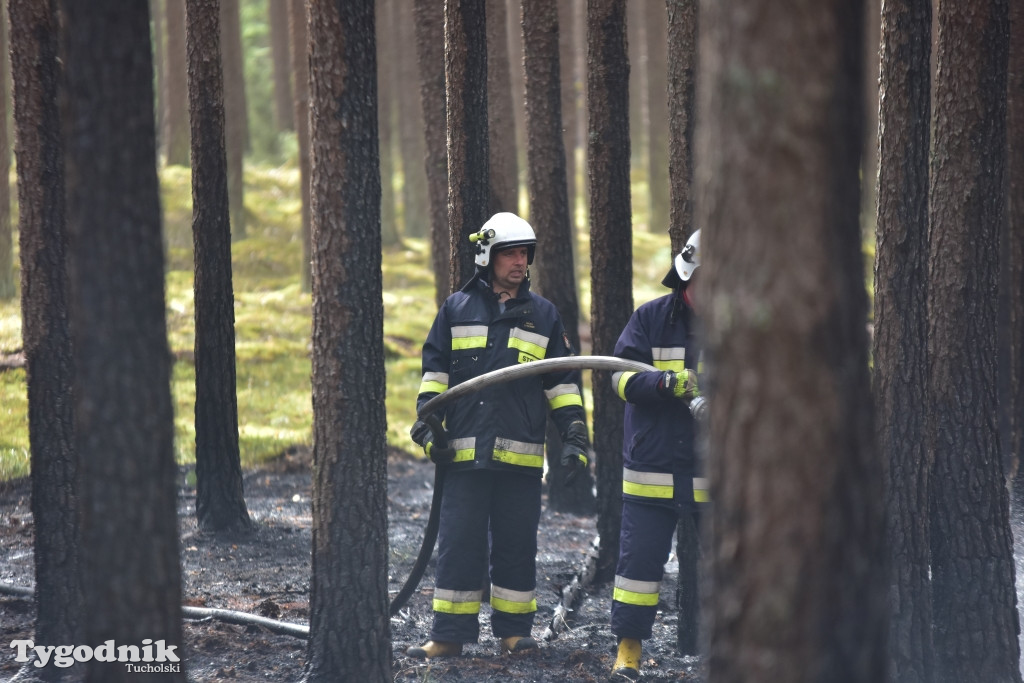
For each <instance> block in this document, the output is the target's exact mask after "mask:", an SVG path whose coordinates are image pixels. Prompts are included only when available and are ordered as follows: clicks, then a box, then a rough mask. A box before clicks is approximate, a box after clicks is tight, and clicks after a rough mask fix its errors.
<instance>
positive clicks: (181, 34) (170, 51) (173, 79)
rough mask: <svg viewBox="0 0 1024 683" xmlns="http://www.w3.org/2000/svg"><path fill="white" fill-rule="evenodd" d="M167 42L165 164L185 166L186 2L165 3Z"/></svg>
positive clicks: (163, 100)
mask: <svg viewBox="0 0 1024 683" xmlns="http://www.w3.org/2000/svg"><path fill="white" fill-rule="evenodd" d="M164 2H165V4H164V9H165V10H166V18H167V22H166V26H167V40H166V41H164V46H165V50H166V51H165V52H164V73H165V76H164V84H165V86H166V89H165V90H164V93H163V96H162V97H161V98H160V99H161V101H162V102H163V105H164V115H163V122H164V133H163V143H164V163H166V164H167V165H168V166H188V162H189V139H188V131H189V127H188V61H187V58H186V56H185V0H164Z"/></svg>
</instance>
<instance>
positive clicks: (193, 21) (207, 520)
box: [185, 0, 252, 532]
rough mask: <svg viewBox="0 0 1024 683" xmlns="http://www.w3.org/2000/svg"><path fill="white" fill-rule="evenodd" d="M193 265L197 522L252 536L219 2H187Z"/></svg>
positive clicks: (205, 528)
mask: <svg viewBox="0 0 1024 683" xmlns="http://www.w3.org/2000/svg"><path fill="white" fill-rule="evenodd" d="M185 2H186V25H187V40H186V43H187V46H188V76H189V78H188V81H189V88H188V92H189V109H190V118H191V122H192V126H191V134H192V239H193V259H194V261H195V278H194V285H193V286H194V296H195V337H196V338H195V359H196V407H195V428H196V521H197V522H198V525H199V528H200V529H201V530H203V531H213V532H246V531H249V530H250V529H251V528H252V521H251V520H250V519H249V511H248V510H247V509H246V506H245V496H244V493H243V486H242V463H241V456H240V454H239V449H238V398H237V396H236V393H235V305H234V304H235V298H234V290H233V287H232V283H231V222H230V216H229V215H228V178H227V152H226V150H225V147H224V83H223V79H222V75H221V74H222V72H221V58H220V33H219V27H220V20H219V7H218V5H219V3H218V2H217V0H185Z"/></svg>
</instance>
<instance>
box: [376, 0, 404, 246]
mask: <svg viewBox="0 0 1024 683" xmlns="http://www.w3.org/2000/svg"><path fill="white" fill-rule="evenodd" d="M375 5H376V9H377V61H378V62H379V63H380V71H379V72H378V75H377V89H378V92H379V93H380V98H379V100H378V108H379V109H378V121H377V127H378V129H379V130H380V181H381V216H380V227H381V240H382V243H383V244H384V246H385V247H394V246H397V245H398V244H399V242H400V238H399V234H400V231H399V229H398V221H399V210H398V209H399V206H398V198H399V195H398V193H397V192H396V191H395V176H396V172H395V171H396V169H395V158H396V157H397V155H398V153H397V152H396V150H395V147H396V146H397V145H396V141H395V119H396V117H397V116H398V114H397V111H396V106H395V78H396V76H397V73H398V70H397V68H396V67H395V59H396V57H395V53H396V50H395V46H394V40H395V38H394V33H395V32H394V28H393V26H394V6H395V0H377V2H376V3H375Z"/></svg>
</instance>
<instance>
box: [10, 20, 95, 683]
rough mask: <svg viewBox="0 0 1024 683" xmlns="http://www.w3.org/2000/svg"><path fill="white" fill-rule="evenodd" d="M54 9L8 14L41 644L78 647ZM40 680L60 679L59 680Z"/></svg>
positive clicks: (55, 674) (55, 675) (54, 673)
mask: <svg viewBox="0 0 1024 683" xmlns="http://www.w3.org/2000/svg"><path fill="white" fill-rule="evenodd" d="M55 4H56V3H41V2H36V1H35V0H10V4H9V7H8V9H9V11H10V26H11V48H12V49H11V72H12V81H13V86H14V93H13V102H14V125H15V131H16V136H15V138H16V144H15V154H16V156H17V163H18V205H19V217H18V232H19V245H20V249H21V254H20V256H21V316H22V318H21V319H22V327H21V329H22V332H21V334H22V342H23V344H24V351H25V374H26V384H27V388H28V433H29V444H30V446H31V469H32V519H33V522H34V531H35V541H34V543H35V544H34V560H35V578H36V593H35V607H36V624H35V641H36V643H37V644H39V645H61V644H65V643H74V642H79V637H80V636H81V630H80V628H81V616H82V615H81V605H82V589H81V584H80V581H79V576H80V575H79V541H80V539H79V534H80V521H79V516H78V510H79V502H78V498H79V497H78V485H77V472H78V460H77V456H76V453H75V447H74V433H73V422H74V413H73V401H72V386H73V384H74V363H73V359H72V350H71V331H70V328H69V324H68V272H67V249H68V245H67V229H66V224H65V202H64V144H63V141H62V139H61V125H60V113H59V110H58V94H59V91H60V67H59V61H58V47H59V46H58V33H57V13H56V7H55ZM40 675H43V676H49V680H59V679H60V677H61V676H62V672H61V671H59V670H54V667H50V668H49V669H48V670H46V671H44V672H40Z"/></svg>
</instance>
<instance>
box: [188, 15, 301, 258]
mask: <svg viewBox="0 0 1024 683" xmlns="http://www.w3.org/2000/svg"><path fill="white" fill-rule="evenodd" d="M175 1H177V0H168V2H175ZM238 1H239V0H221V1H220V40H221V56H222V63H223V66H224V128H225V131H226V133H225V141H226V144H227V154H228V203H229V208H230V212H231V238H232V239H233V240H241V239H245V236H246V228H245V176H244V169H243V159H244V156H245V151H246V149H247V148H248V146H249V123H248V118H247V116H246V108H245V63H244V61H243V58H242V26H241V17H240V16H239V9H238ZM277 1H278V2H280V1H281V0H277Z"/></svg>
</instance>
